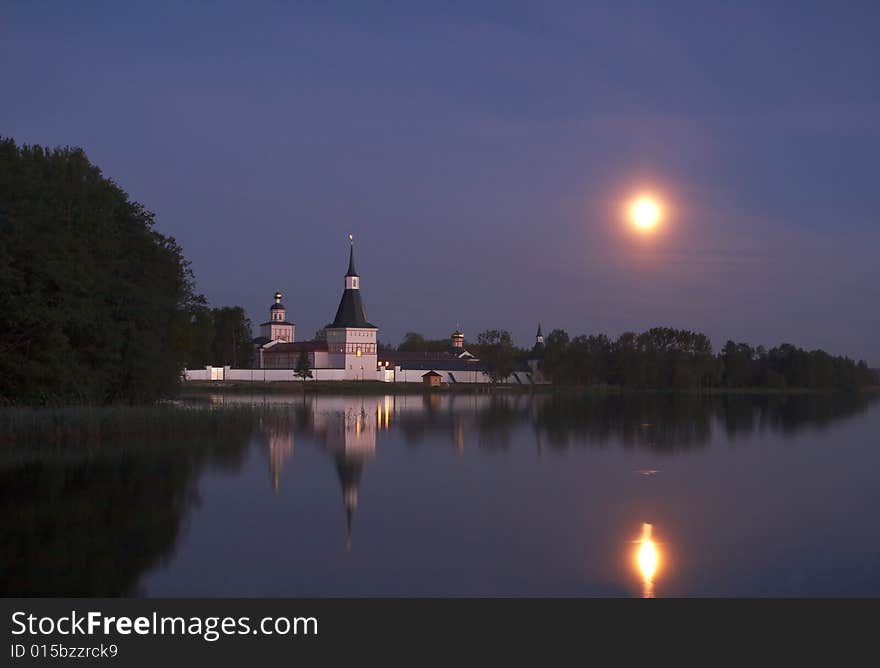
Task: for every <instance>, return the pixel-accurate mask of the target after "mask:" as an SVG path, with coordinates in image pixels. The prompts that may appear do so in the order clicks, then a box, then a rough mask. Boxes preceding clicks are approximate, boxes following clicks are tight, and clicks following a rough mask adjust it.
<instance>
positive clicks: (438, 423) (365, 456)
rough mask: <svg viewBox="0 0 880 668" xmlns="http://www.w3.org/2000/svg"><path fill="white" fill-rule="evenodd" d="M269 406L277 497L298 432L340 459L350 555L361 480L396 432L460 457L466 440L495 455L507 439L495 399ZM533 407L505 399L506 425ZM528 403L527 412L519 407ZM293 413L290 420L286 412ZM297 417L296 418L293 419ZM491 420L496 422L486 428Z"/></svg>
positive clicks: (279, 400)
mask: <svg viewBox="0 0 880 668" xmlns="http://www.w3.org/2000/svg"><path fill="white" fill-rule="evenodd" d="M236 401H241V402H242V403H250V402H252V401H253V397H247V396H245V397H240V398H239V397H235V396H234V395H229V396H225V397H224V403H235V402H236ZM264 401H265V403H267V404H272V403H276V404H277V405H278V407H279V409H282V408H283V409H285V410H283V411H279V413H278V414H277V415H276V416H275V419H274V420H273V419H269V418H268V417H264V418H262V419H261V420H260V425H259V429H260V431H261V432H262V437H263V439H264V440H263V442H264V443H266V444H267V446H268V447H267V450H268V460H269V461H268V464H269V479H270V481H271V483H272V486H273V488H274V490H275V492H276V493H278V491H279V488H280V486H281V484H282V476H283V471H284V469H285V468H286V467H287V466H289V465H290V463H291V459H292V457H293V452H294V439H295V431H296V430H297V429H305V430H307V432H308V433H309V434H311V435H313V436H314V438H315V440H316V441H317V442H318V444H319V446H320V447H321V449H322V450H323V451H324V452H326V453H327V454H328V455H329V456H330V457H332V459H333V463H334V466H335V468H336V472H337V475H338V477H339V484H340V488H341V495H342V503H343V507H344V509H345V517H346V546H347V548H348V549H350V548H351V540H352V530H353V523H354V519H355V512H356V510H357V508H358V502H359V496H360V492H361V490H360V485H361V479H362V477H363V473H364V470H365V467H366V465H367V463H368V462H369V461H370V460H371V459H373V458H374V457H375V456H376V450H377V441H379V440H381V438H382V436H381V435H382V434H383V433H384V432H388V431H389V430H390V429H391V428H392V427H393V428H394V429H396V430H398V431H399V432H400V433H401V434H402V436H403V440H404V442H406V443H409V444H418V443H419V442H421V441H422V440H423V439H424V438H425V437H426V436H427V435H429V434H437V435H445V436H446V437H448V439H449V442H450V445H451V446H452V449H453V451H454V452H456V453H458V454H460V453H461V452H463V451H464V449H465V448H466V446H467V443H466V437H465V435H466V434H474V435H475V436H476V438H478V439H479V445H480V446H481V447H488V448H489V449H492V448H493V447H495V446H496V444H497V443H498V442H501V441H504V440H505V439H504V438H501V439H500V440H499V439H498V438H497V437H496V435H495V434H494V433H493V424H492V420H491V415H492V413H493V409H492V406H493V405H495V404H498V403H499V399H498V398H496V397H488V396H485V395H480V396H477V395H467V396H461V397H456V396H446V397H441V396H438V395H426V396H420V395H398V396H379V397H360V396H349V397H344V396H336V397H333V396H328V397H324V396H320V395H319V396H314V397H308V398H307V400H306V401H304V402H303V403H302V404H301V405H292V404H290V403H289V401H290V400H289V398H287V399H285V398H284V397H283V396H282V397H278V396H267V397H265V398H264ZM528 401H529V398H528V397H525V396H519V395H517V396H513V397H504V398H501V399H500V402H501V403H503V404H504V405H505V406H508V409H506V410H505V411H504V414H503V418H502V420H506V421H507V424H505V425H504V427H503V428H504V429H507V428H508V427H509V426H510V425H509V418H510V417H511V416H512V415H520V416H522V417H523V418H524V417H525V416H527V415H528V411H524V410H522V409H523V408H525V404H526V403H527V402H528ZM520 404H522V405H520ZM288 408H289V410H290V413H288V411H287V410H286V409H288ZM293 414H296V415H295V416H293V418H292V419H291V416H292V415H293ZM487 416H490V417H489V421H488V422H485V420H486V419H487Z"/></svg>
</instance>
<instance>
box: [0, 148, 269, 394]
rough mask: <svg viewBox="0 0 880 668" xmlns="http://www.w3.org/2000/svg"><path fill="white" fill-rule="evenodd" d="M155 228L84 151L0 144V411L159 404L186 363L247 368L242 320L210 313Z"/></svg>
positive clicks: (173, 246) (240, 315) (175, 251)
mask: <svg viewBox="0 0 880 668" xmlns="http://www.w3.org/2000/svg"><path fill="white" fill-rule="evenodd" d="M154 223H155V217H154V215H153V214H152V213H151V212H149V211H147V210H146V209H145V208H144V207H143V206H142V205H141V204H138V203H137V202H133V201H131V200H130V199H129V197H128V195H127V194H126V193H125V191H124V190H122V188H120V187H119V186H118V185H117V184H116V183H114V182H113V181H112V180H111V179H108V178H106V177H105V176H104V175H103V174H102V173H101V170H100V169H99V168H98V167H96V166H95V165H93V164H92V163H91V162H90V161H89V159H88V158H87V157H86V154H85V153H84V152H83V151H82V150H81V149H79V148H69V147H66V148H56V149H48V148H43V147H41V146H26V145H23V146H19V145H17V144H16V142H15V141H14V140H12V139H9V138H3V137H0V319H2V327H0V405H2V404H49V403H113V402H137V401H152V400H155V399H157V398H160V397H167V396H173V395H174V394H175V393H176V392H177V391H178V389H179V383H180V377H181V371H182V369H183V368H184V367H185V366H186V365H187V363H191V364H202V363H218V362H226V363H232V364H239V363H241V364H244V363H249V360H250V357H249V355H250V354H251V353H250V350H251V345H250V337H251V334H250V323H249V322H247V319H246V318H245V317H244V311H243V310H241V309H240V308H238V307H234V308H231V309H222V308H221V309H211V308H209V307H208V305H207V303H206V301H205V299H204V297H203V296H201V295H198V294H196V292H195V287H194V286H195V281H194V277H193V274H192V271H191V269H190V265H189V262H188V261H187V260H186V258H185V257H184V255H183V251H182V249H181V248H180V246H179V245H178V244H177V242H176V241H175V240H174V239H173V238H172V237H168V236H165V235H163V234H160V233H159V232H157V231H156V230H155V229H154ZM208 360H210V362H208Z"/></svg>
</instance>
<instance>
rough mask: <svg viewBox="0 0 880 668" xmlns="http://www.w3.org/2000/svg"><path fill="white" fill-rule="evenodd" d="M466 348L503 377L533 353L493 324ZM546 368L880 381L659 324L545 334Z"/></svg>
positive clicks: (567, 382)
mask: <svg viewBox="0 0 880 668" xmlns="http://www.w3.org/2000/svg"><path fill="white" fill-rule="evenodd" d="M449 346H450V344H449V339H426V338H425V337H424V336H423V335H421V334H419V333H418V332H407V334H406V335H405V336H404V338H403V340H402V341H401V342H400V344H398V346H397V349H398V350H402V351H415V350H426V351H434V352H437V351H442V350H448V349H449ZM466 348H467V349H468V350H469V351H470V352H472V353H474V354H476V355H477V356H478V357H479V358H480V361H481V363H482V365H483V366H484V368H485V369H486V370H487V373H488V374H489V375H490V376H491V377H492V378H493V379H495V380H496V381H500V380H501V379H503V378H505V377H506V376H508V375H509V374H510V373H511V372H512V371H513V370H514V368H515V367H516V366H517V365H518V364H519V365H522V364H523V363H525V362H526V361H527V360H528V359H529V358H530V357H531V356H532V351H531V349H528V348H517V347H516V346H515V345H514V343H513V338H512V337H511V335H510V332H507V331H505V330H496V329H492V330H486V331H485V332H481V333H480V334H479V335H478V336H477V338H476V340H475V341H470V342H467V344H466ZM539 369H540V370H541V372H542V373H543V374H544V375H545V376H546V377H547V378H548V379H549V380H550V381H551V382H552V383H553V384H555V385H561V386H597V385H605V386H613V387H620V388H626V389H708V388H730V389H743V388H770V389H779V390H784V389H795V388H797V389H820V390H852V389H860V388H864V387H867V386H870V385H876V384H877V383H878V379H877V375H876V372H875V371H874V370H872V369H870V368H868V365H867V364H866V363H865V362H864V361H859V362H856V361H854V360H851V359H849V358H847V357H840V356H832V355H830V354H829V353H826V352H825V351H824V350H810V351H807V350H803V349H801V348H797V347H795V346H793V345H790V344H788V343H784V344H782V345H779V346H777V347H775V348H771V349H770V350H767V349H765V348H764V347H763V346H758V347H752V346H750V345H748V344H746V343H734V342H733V341H728V342H727V343H726V344H725V345H724V347H723V348H722V349H721V351H720V352H719V353H717V354H716V353H715V352H713V349H712V342H711V341H710V340H709V337H707V336H706V335H705V334H700V333H697V332H690V331H687V330H684V329H673V328H670V327H654V328H652V329H649V330H648V331H646V332H643V333H641V334H637V333H635V332H625V333H623V334H621V335H620V336H619V337H617V339H611V338H609V337H608V336H606V335H605V334H593V335H580V336H575V337H574V338H570V337H569V335H568V333H567V332H565V331H563V330H561V329H556V330H553V331H552V332H550V334H549V335H548V336H547V337H546V338H545V349H544V352H543V355H542V356H541V358H540V362H539Z"/></svg>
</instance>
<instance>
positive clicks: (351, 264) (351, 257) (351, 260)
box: [345, 234, 358, 276]
mask: <svg viewBox="0 0 880 668" xmlns="http://www.w3.org/2000/svg"><path fill="white" fill-rule="evenodd" d="M348 239H349V241H351V248H350V249H349V251H348V272H347V273H346V274H345V275H346V276H357V275H358V273H357V272H356V271H355V270H354V240H353V239H352V238H351V235H350V234H349V235H348Z"/></svg>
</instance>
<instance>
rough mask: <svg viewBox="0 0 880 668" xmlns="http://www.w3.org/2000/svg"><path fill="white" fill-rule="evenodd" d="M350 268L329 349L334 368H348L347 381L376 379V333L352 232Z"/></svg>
mask: <svg viewBox="0 0 880 668" xmlns="http://www.w3.org/2000/svg"><path fill="white" fill-rule="evenodd" d="M348 242H349V249H348V271H347V272H345V290H344V291H343V293H342V299H341V300H340V301H339V308H337V309H336V317H335V318H334V319H333V322H332V323H330V324H329V325H327V327H326V328H325V329H326V330H327V352H328V362H329V364H330V367H331V368H334V369H345V379H346V380H376V365H377V362H378V359H377V356H376V352H377V351H376V333H377V331H378V328H377V327H376V326H375V325H373V324H372V323H370V322H369V321H368V320H367V312H366V309H364V302H363V299H362V297H361V289H360V288H361V286H360V283H361V278H360V276H359V275H358V273H357V271H356V270H355V268H354V239H353V238H352V236H351V235H350V234H349V235H348Z"/></svg>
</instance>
